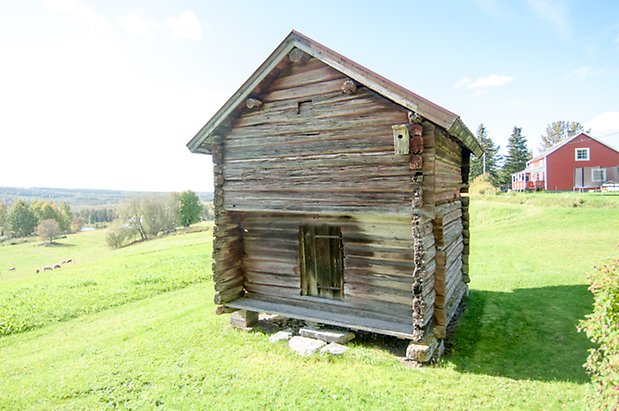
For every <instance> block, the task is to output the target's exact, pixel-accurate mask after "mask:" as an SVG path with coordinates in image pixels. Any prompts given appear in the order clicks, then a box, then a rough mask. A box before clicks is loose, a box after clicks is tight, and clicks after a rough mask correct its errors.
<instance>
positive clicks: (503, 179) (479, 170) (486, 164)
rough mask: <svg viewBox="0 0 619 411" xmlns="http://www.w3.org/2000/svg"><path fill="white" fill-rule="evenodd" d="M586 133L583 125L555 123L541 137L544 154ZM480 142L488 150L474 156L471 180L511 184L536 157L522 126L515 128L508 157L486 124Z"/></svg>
mask: <svg viewBox="0 0 619 411" xmlns="http://www.w3.org/2000/svg"><path fill="white" fill-rule="evenodd" d="M580 132H587V133H588V132H590V130H585V128H584V127H583V125H582V124H580V123H579V122H576V121H571V122H569V121H553V122H552V123H550V124H548V126H547V127H546V133H545V134H543V135H542V136H541V139H542V142H541V145H540V147H539V151H540V152H544V151H546V150H548V149H549V148H550V147H552V146H554V145H555V144H557V143H559V142H560V141H562V140H564V139H566V138H568V136H569V137H571V136H573V135H575V134H577V133H580ZM476 136H477V140H478V141H479V143H480V144H481V146H482V148H483V149H484V154H483V155H482V156H480V157H476V156H475V155H473V156H471V168H470V173H469V179H470V180H471V181H472V180H473V179H475V178H476V177H478V176H480V175H482V174H487V175H488V177H489V178H490V180H491V182H492V184H493V185H495V186H500V185H507V186H509V185H511V175H512V174H513V173H516V172H518V171H522V170H524V169H525V168H526V165H527V161H529V160H531V159H532V158H533V151H532V150H531V149H529V147H528V143H527V138H526V137H525V136H524V135H523V134H522V127H518V126H514V129H513V131H512V133H511V135H510V136H509V139H508V141H507V154H506V155H504V156H503V155H501V154H499V150H500V146H498V145H497V144H495V143H494V141H493V140H492V138H490V136H489V135H488V131H487V130H486V127H485V126H484V125H483V124H480V125H479V127H478V129H477V133H476Z"/></svg>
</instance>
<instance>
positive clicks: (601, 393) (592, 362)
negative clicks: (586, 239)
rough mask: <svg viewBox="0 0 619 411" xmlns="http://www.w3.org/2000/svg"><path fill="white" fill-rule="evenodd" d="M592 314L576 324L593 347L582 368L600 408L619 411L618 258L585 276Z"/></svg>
mask: <svg viewBox="0 0 619 411" xmlns="http://www.w3.org/2000/svg"><path fill="white" fill-rule="evenodd" d="M589 284H590V286H589V290H590V291H591V292H592V293H593V296H594V302H593V313H592V314H589V315H587V316H586V320H583V321H581V322H580V324H579V326H578V329H579V331H584V332H586V333H587V336H588V337H589V339H591V341H593V343H594V344H596V345H597V348H595V349H591V350H589V357H588V358H587V362H586V363H585V368H586V369H587V371H588V373H589V374H590V375H591V380H592V382H593V385H594V387H595V390H596V397H595V402H596V403H597V406H598V407H599V408H601V409H613V410H614V409H618V408H619V258H612V259H610V260H609V261H608V262H607V263H606V264H604V265H602V266H601V267H596V270H595V271H594V272H593V273H592V274H590V275H589Z"/></svg>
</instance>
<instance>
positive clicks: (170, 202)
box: [106, 190, 204, 248]
mask: <svg viewBox="0 0 619 411" xmlns="http://www.w3.org/2000/svg"><path fill="white" fill-rule="evenodd" d="M203 212H204V206H203V205H202V203H201V202H200V199H199V198H198V195H197V194H196V193H195V192H193V191H190V190H188V191H184V192H182V193H180V194H179V193H172V194H170V195H169V196H161V195H147V196H142V197H133V198H129V199H127V200H125V201H124V202H123V203H122V204H121V205H120V207H119V208H118V218H117V219H116V220H115V221H114V222H113V223H112V225H111V226H110V227H109V228H108V231H107V233H106V241H107V243H108V245H109V246H110V247H113V248H119V247H124V246H126V245H128V244H131V243H133V242H135V241H144V240H148V239H150V238H153V237H156V236H158V235H160V234H162V233H168V232H171V231H174V230H175V229H176V228H177V227H179V226H183V227H188V226H189V225H191V224H194V223H197V222H199V221H201V220H202V216H203Z"/></svg>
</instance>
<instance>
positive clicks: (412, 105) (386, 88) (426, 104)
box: [187, 30, 483, 156]
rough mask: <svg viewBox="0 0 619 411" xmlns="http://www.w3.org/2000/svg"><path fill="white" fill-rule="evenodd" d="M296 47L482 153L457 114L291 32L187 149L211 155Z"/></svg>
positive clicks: (299, 34)
mask: <svg viewBox="0 0 619 411" xmlns="http://www.w3.org/2000/svg"><path fill="white" fill-rule="evenodd" d="M295 47H296V48H298V49H300V50H302V51H304V52H305V53H307V54H309V55H310V56H312V57H315V58H316V59H318V60H320V61H322V62H323V63H325V64H327V65H328V66H331V67H332V68H334V69H335V70H338V71H340V72H341V73H344V74H345V75H347V76H348V77H350V78H351V79H353V80H355V81H356V82H358V83H360V84H362V85H364V86H366V87H367V88H369V89H371V90H373V91H375V92H376V93H378V94H380V95H381V96H383V97H385V98H387V99H389V100H391V101H393V102H394V103H396V104H398V105H400V106H402V107H405V108H407V109H409V110H411V111H413V112H415V113H417V114H418V115H420V116H421V117H424V118H426V119H428V120H430V121H431V122H433V123H435V124H437V125H439V126H441V127H443V128H444V129H445V130H447V132H448V133H449V135H451V136H452V137H454V138H456V139H457V140H459V141H460V142H461V143H462V144H463V145H464V146H465V147H466V148H467V149H469V150H470V151H471V152H472V153H473V154H475V155H476V156H480V155H481V154H482V153H483V149H482V148H481V145H480V144H479V142H478V141H477V140H476V139H475V137H474V136H473V134H472V133H471V131H470V130H469V129H468V128H467V127H466V125H465V124H464V122H462V120H461V119H460V117H459V116H458V115H457V114H454V113H452V112H451V111H449V110H446V109H444V108H443V107H441V106H439V105H437V104H435V103H433V102H431V101H430V100H427V99H425V98H423V97H421V96H420V95H418V94H415V93H413V92H412V91H409V90H407V89H405V88H404V87H402V86H400V85H398V84H396V83H394V82H392V81H390V80H387V79H386V78H384V77H382V76H380V75H378V74H376V73H374V72H373V71H371V70H369V69H367V68H365V67H363V66H362V65H360V64H357V63H355V62H354V61H352V60H350V59H348V58H346V57H344V56H342V55H341V54H339V53H336V52H335V51H333V50H331V49H329V48H328V47H325V46H323V45H322V44H320V43H318V42H316V41H314V40H312V39H310V38H309V37H306V36H305V35H303V34H301V33H299V32H297V31H295V30H293V31H291V32H290V34H288V36H287V37H286V38H285V39H284V40H283V41H282V42H281V43H280V45H279V46H277V48H276V49H275V50H274V51H273V53H271V55H270V56H269V57H268V58H267V59H266V60H265V61H264V63H262V65H261V66H260V67H258V69H257V70H256V71H255V72H254V73H253V74H252V75H251V76H250V77H249V79H247V81H246V82H245V83H244V84H243V85H242V86H241V87H240V88H239V89H238V90H237V91H236V93H234V94H233V95H232V97H230V99H229V100H228V101H227V102H226V103H225V104H224V105H223V106H222V107H221V108H220V109H219V110H218V111H217V113H215V115H214V116H213V117H212V118H211V119H210V120H209V121H208V122H207V123H206V124H205V125H204V127H202V129H200V131H199V132H198V133H197V134H196V135H195V136H194V137H193V138H192V139H191V141H189V143H187V147H188V148H189V150H191V151H192V152H194V153H205V154H209V153H210V142H211V141H212V137H213V135H215V134H217V133H218V132H221V131H219V128H220V127H222V126H223V127H225V126H226V125H228V124H229V123H230V120H231V119H232V118H233V117H234V116H236V115H238V113H239V112H240V111H239V110H241V107H242V106H243V103H244V102H245V100H246V99H247V98H248V97H250V95H251V94H252V93H253V92H255V89H256V88H257V87H258V86H259V85H260V84H261V83H262V82H263V81H264V80H265V79H266V78H267V76H268V75H269V74H270V73H272V72H273V71H274V70H276V69H277V68H278V66H280V64H281V63H282V60H284V59H285V58H286V56H287V55H288V53H289V52H290V51H291V50H292V49H293V48H295Z"/></svg>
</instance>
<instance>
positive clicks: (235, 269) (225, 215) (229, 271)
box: [212, 136, 244, 305]
mask: <svg viewBox="0 0 619 411" xmlns="http://www.w3.org/2000/svg"><path fill="white" fill-rule="evenodd" d="M222 147H223V144H222V137H220V136H218V137H216V138H215V139H214V142H213V147H212V152H213V168H214V180H215V190H214V196H213V205H214V208H215V227H214V239H213V258H212V261H213V281H214V283H215V298H214V300H215V304H218V305H223V304H225V303H227V302H230V301H233V300H235V299H236V298H239V297H241V296H243V294H244V289H243V281H244V277H243V267H242V265H241V262H242V256H243V232H242V230H241V226H240V215H239V214H238V213H235V212H230V211H227V210H224V207H223V203H224V191H223V182H224V180H223V155H224V154H223V150H222Z"/></svg>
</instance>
